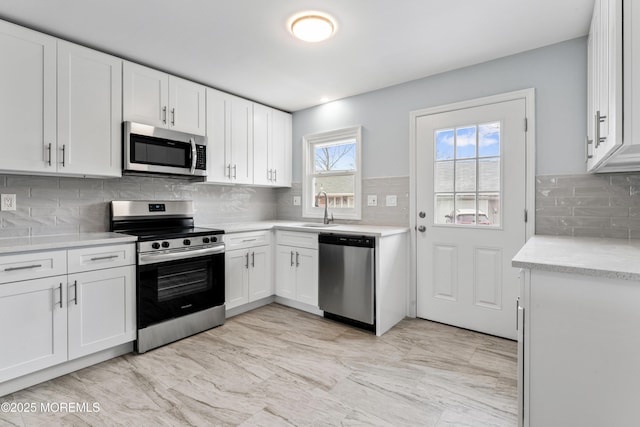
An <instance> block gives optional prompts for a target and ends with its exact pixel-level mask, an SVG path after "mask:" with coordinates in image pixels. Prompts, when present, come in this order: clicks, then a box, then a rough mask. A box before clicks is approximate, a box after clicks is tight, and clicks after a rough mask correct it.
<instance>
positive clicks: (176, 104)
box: [122, 62, 206, 135]
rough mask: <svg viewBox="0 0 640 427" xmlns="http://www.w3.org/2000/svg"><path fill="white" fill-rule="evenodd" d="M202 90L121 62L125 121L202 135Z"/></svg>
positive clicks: (176, 79)
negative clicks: (122, 65) (122, 64)
mask: <svg viewBox="0 0 640 427" xmlns="http://www.w3.org/2000/svg"><path fill="white" fill-rule="evenodd" d="M205 105H206V104H205V87H204V86H202V85H199V84H197V83H194V82H191V81H189V80H185V79H181V78H179V77H175V76H171V75H169V74H167V73H164V72H162V71H158V70H155V69H153V68H149V67H145V66H142V65H139V64H134V63H131V62H125V63H124V69H123V104H122V111H123V115H124V120H125V121H132V122H139V123H144V124H148V125H152V126H157V127H163V128H168V129H174V130H178V131H182V132H188V133H192V134H195V135H205V134H206V129H205Z"/></svg>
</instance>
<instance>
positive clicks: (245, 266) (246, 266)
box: [244, 252, 249, 268]
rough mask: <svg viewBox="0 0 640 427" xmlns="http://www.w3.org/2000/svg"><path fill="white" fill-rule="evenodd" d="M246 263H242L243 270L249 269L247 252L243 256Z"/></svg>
mask: <svg viewBox="0 0 640 427" xmlns="http://www.w3.org/2000/svg"><path fill="white" fill-rule="evenodd" d="M244 256H245V258H246V261H245V263H244V268H249V252H247V253H246V254H244Z"/></svg>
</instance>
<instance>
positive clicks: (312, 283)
mask: <svg viewBox="0 0 640 427" xmlns="http://www.w3.org/2000/svg"><path fill="white" fill-rule="evenodd" d="M276 243H277V245H276V248H277V250H276V295H277V296H279V297H283V298H288V299H291V300H294V301H297V302H301V303H304V304H307V305H310V306H313V307H317V306H318V235H317V234H316V233H307V232H295V231H285V230H277V231H276Z"/></svg>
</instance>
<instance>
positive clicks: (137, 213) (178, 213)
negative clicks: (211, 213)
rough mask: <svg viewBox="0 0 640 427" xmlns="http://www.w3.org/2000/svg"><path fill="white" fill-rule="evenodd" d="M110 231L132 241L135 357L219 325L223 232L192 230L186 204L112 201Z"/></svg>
mask: <svg viewBox="0 0 640 427" xmlns="http://www.w3.org/2000/svg"><path fill="white" fill-rule="evenodd" d="M110 228H111V231H116V232H120V233H126V234H133V235H136V236H138V243H137V249H138V253H137V255H138V262H137V325H138V337H137V341H136V351H137V352H138V353H144V352H146V351H148V350H151V349H153V348H156V347H159V346H162V345H164V344H167V343H170V342H173V341H176V340H179V339H181V338H184V337H187V336H189V335H193V334H196V333H198V332H202V331H204V330H207V329H210V328H213V327H215V326H219V325H222V324H223V323H224V319H225V305H224V300H225V296H224V275H225V271H224V251H225V248H224V243H222V234H224V231H223V230H216V229H207V228H198V227H195V226H194V220H193V202H192V201H190V200H188V201H187V200H168V201H157V200H154V201H139V200H136V201H120V200H118V201H112V202H111V227H110Z"/></svg>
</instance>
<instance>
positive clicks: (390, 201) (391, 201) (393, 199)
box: [387, 194, 398, 206]
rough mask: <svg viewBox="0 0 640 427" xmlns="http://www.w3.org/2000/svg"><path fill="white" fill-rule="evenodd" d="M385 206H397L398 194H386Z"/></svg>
mask: <svg viewBox="0 0 640 427" xmlns="http://www.w3.org/2000/svg"><path fill="white" fill-rule="evenodd" d="M387 206H398V196H396V195H395V194H390V195H388V196H387Z"/></svg>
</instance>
